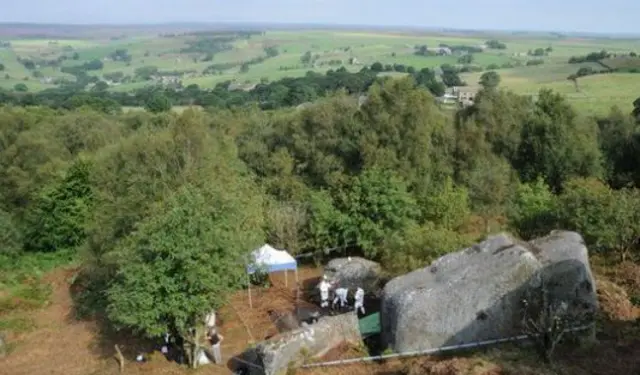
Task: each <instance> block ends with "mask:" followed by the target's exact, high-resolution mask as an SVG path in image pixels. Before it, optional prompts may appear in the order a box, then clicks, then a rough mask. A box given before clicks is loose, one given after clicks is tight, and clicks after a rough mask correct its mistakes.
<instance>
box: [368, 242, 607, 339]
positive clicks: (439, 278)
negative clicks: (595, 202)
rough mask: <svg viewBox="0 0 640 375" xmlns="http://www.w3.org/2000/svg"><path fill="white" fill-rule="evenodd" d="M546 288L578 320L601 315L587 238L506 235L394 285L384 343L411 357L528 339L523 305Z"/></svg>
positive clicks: (385, 301)
mask: <svg viewBox="0 0 640 375" xmlns="http://www.w3.org/2000/svg"><path fill="white" fill-rule="evenodd" d="M541 280H544V285H547V289H549V290H550V291H549V296H550V297H549V298H550V299H552V300H553V301H564V302H566V303H567V305H568V306H570V307H569V309H570V310H571V312H572V313H576V314H577V312H578V310H579V311H580V312H582V311H585V310H589V311H595V309H597V296H596V291H595V283H594V281H593V277H592V274H591V269H590V267H589V259H588V253H587V248H586V247H585V245H584V242H583V240H582V237H581V236H580V235H579V234H577V233H574V232H564V231H556V232H552V233H551V234H550V235H549V236H547V237H544V238H540V239H537V240H535V241H531V242H530V243H526V242H521V241H517V240H515V239H513V238H512V237H510V236H509V235H507V234H500V235H496V236H491V237H489V238H488V239H487V240H485V241H483V242H481V243H479V244H476V245H474V246H472V247H470V248H467V249H464V250H461V251H458V252H455V253H451V254H447V255H445V256H443V257H441V258H439V259H437V260H436V261H434V262H433V263H432V264H431V265H430V266H428V267H425V268H422V269H418V270H416V271H413V272H411V273H409V274H406V275H403V276H399V277H396V278H394V279H393V280H391V281H390V282H389V283H387V285H386V286H385V288H384V291H383V298H382V311H381V324H382V330H383V339H384V340H385V342H386V344H387V345H389V346H390V347H391V348H392V349H393V350H394V351H396V352H404V351H409V350H423V349H430V348H436V347H440V346H443V345H457V344H463V343H470V342H476V341H481V340H490V339H497V338H504V337H511V336H517V335H520V334H522V325H521V321H522V311H523V310H522V300H523V299H525V297H526V296H529V295H531V293H532V292H535V291H536V290H537V289H536V288H540V287H541V285H542V284H541Z"/></svg>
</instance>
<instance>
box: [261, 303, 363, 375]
mask: <svg viewBox="0 0 640 375" xmlns="http://www.w3.org/2000/svg"><path fill="white" fill-rule="evenodd" d="M360 340H361V338H360V331H359V328H358V318H357V316H356V314H351V313H350V314H342V315H337V316H327V317H322V318H320V320H319V321H318V322H317V323H315V324H311V325H307V324H303V326H302V328H299V329H297V330H294V331H290V332H286V333H284V334H280V335H278V336H275V337H273V338H271V339H269V340H266V341H263V342H261V343H259V344H258V345H257V346H256V349H255V351H256V353H257V356H258V357H259V359H260V361H259V363H260V365H261V366H262V367H263V368H264V374H265V375H275V374H279V373H280V372H282V371H285V370H286V369H287V367H289V366H290V364H291V365H292V366H297V365H299V364H301V363H302V362H304V361H305V360H307V359H309V358H312V357H320V356H323V355H324V354H326V353H327V352H328V351H329V350H331V349H333V348H335V347H336V346H338V345H340V344H342V343H344V342H347V343H354V344H355V343H358V342H360ZM252 373H255V372H254V371H252Z"/></svg>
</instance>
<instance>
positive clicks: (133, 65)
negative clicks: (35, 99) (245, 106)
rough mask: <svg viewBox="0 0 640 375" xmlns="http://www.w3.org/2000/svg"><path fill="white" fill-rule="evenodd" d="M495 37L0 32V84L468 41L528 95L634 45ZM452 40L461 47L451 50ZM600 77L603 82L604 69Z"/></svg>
mask: <svg viewBox="0 0 640 375" xmlns="http://www.w3.org/2000/svg"><path fill="white" fill-rule="evenodd" d="M497 37H498V38H501V43H503V44H504V46H505V48H501V49H491V48H484V47H482V48H479V47H478V46H484V43H485V42H486V41H487V39H488V38H489V36H487V35H482V34H479V35H478V36H477V37H474V36H473V35H468V34H467V35H458V34H456V33H450V34H447V33H439V34H428V33H422V34H415V33H414V34H402V33H394V32H386V33H385V32H363V31H349V30H345V31H340V30H304V31H300V32H298V31H268V32H261V31H250V32H243V31H239V32H238V31H209V32H208V31H198V32H191V33H189V32H183V33H180V32H175V31H174V32H171V33H170V32H165V33H157V34H153V33H150V30H147V29H143V30H142V29H141V30H140V31H136V30H135V29H132V30H125V31H124V32H123V33H122V34H121V35H119V36H117V37H116V36H111V37H108V38H106V37H100V36H99V35H94V36H84V38H85V39H82V37H79V38H78V39H73V38H68V37H67V38H64V39H59V40H58V39H30V38H28V37H26V38H25V37H23V38H16V37H15V36H11V35H6V36H2V35H0V40H3V39H6V40H5V42H4V47H0V63H1V64H2V65H3V66H4V70H3V71H2V72H1V73H2V75H3V76H4V77H3V79H2V78H0V87H4V88H6V89H14V88H15V87H16V85H21V86H22V85H26V89H27V90H30V91H38V90H43V89H47V88H55V87H58V86H59V85H61V84H64V83H65V82H73V81H75V80H77V78H75V76H74V74H75V73H74V71H76V70H77V69H79V68H78V67H82V66H88V65H84V64H89V63H92V62H94V63H96V62H99V63H97V64H96V67H95V68H87V70H86V74H87V75H88V77H89V78H90V79H89V81H88V82H93V83H95V82H96V80H100V81H103V82H106V83H108V84H109V89H110V90H116V91H121V92H128V91H131V90H136V89H140V88H143V87H145V86H149V85H156V84H175V83H177V82H179V83H180V85H181V86H182V87H186V86H188V85H193V84H197V85H198V86H199V87H201V88H213V87H214V86H215V85H216V84H219V83H221V82H225V81H236V82H238V83H245V82H249V83H253V84H255V83H259V82H261V81H262V82H264V81H267V80H268V81H275V80H279V79H282V78H285V77H301V76H304V75H305V74H307V72H309V71H313V72H317V73H324V72H326V71H327V70H329V69H334V70H335V69H337V68H340V67H345V68H346V69H348V70H349V71H352V72H355V71H359V70H360V69H361V68H362V67H363V66H369V65H371V64H373V63H375V62H380V63H381V64H383V65H392V66H393V65H402V66H405V67H412V68H414V69H416V70H420V69H422V68H439V67H440V66H442V65H446V64H449V65H459V64H460V61H461V60H460V59H461V56H462V54H464V53H466V52H465V51H468V50H469V48H471V51H472V53H471V54H472V59H471V63H470V65H469V67H471V69H472V71H477V70H488V69H497V70H498V71H499V72H500V74H501V75H503V76H504V77H506V78H507V79H505V80H504V82H503V86H504V87H505V88H508V89H513V90H516V91H517V92H521V93H536V92H537V91H538V90H539V89H540V88H543V87H559V86H562V85H563V84H564V83H566V82H564V81H565V80H566V78H567V76H569V75H570V74H572V73H575V72H576V71H577V70H578V69H579V68H580V67H581V65H576V64H569V63H568V60H569V58H571V57H572V56H576V55H583V54H588V53H590V52H593V51H600V50H607V51H609V52H610V53H617V54H627V53H629V52H631V51H633V48H634V47H635V45H634V44H633V42H632V41H629V40H615V39H608V40H607V39H586V38H584V39H571V38H558V37H557V36H549V37H546V38H545V37H543V36H540V37H537V39H536V38H532V37H529V36H523V37H520V38H519V37H518V36H515V35H499V36H497ZM421 46H426V47H427V48H431V50H432V51H437V50H438V48H441V47H440V46H448V47H451V48H453V50H452V51H453V53H452V54H450V55H446V54H445V55H438V53H431V52H430V53H428V54H421V53H419V48H420V47H421ZM448 47H447V48H448ZM461 47H464V48H466V49H462V50H456V48H461ZM616 59H617V60H616V62H614V61H613V60H611V61H607V62H603V63H604V64H607V63H608V64H613V65H615V66H616V67H617V66H620V67H621V68H620V69H621V71H630V69H631V70H632V69H633V66H634V64H635V59H631V58H623V57H617V58H616ZM533 63H536V64H533ZM538 63H541V64H542V65H538ZM629 64H631V65H629ZM586 66H589V64H587V65H586ZM591 66H595V67H596V70H600V69H601V68H602V66H601V65H591ZM81 69H85V68H81ZM616 69H618V68H616ZM477 75H478V73H471V74H468V75H465V79H466V80H468V81H469V82H471V83H474V81H476V76H477ZM91 77H95V79H94V78H91ZM628 78H629V79H632V80H631V81H629V80H625V81H626V82H628V83H629V85H634V84H635V83H636V81H637V80H636V78H637V77H636V76H630V77H628ZM83 79H84V78H83ZM602 79H603V80H604V81H607V78H606V77H603V78H602ZM612 79H615V78H612ZM93 83H90V84H93ZM603 85H608V83H607V82H604V83H603ZM22 89H23V88H21V90H22ZM626 91H627V90H626V89H623V90H622V92H623V93H622V94H620V95H619V96H624V97H625V98H626V100H625V101H626V102H628V103H631V102H632V101H633V99H635V98H634V97H632V96H633V95H635V94H631V93H626ZM582 96H586V97H587V98H588V99H587V100H590V101H594V102H600V103H602V105H601V106H600V107H598V108H597V109H596V110H595V111H596V112H598V113H604V112H603V111H605V110H608V109H609V108H608V107H607V108H604V107H605V105H608V104H609V103H611V102H612V100H609V99H608V98H609V93H606V92H602V93H601V92H599V91H598V90H596V91H589V92H585V93H583V94H582ZM627 96H628V97H627ZM616 100H617V98H616ZM581 102H582V99H580V98H579V96H578V98H577V99H576V103H578V105H581V106H582V104H580V103H581ZM583 108H585V109H588V108H589V106H587V105H584V106H583Z"/></svg>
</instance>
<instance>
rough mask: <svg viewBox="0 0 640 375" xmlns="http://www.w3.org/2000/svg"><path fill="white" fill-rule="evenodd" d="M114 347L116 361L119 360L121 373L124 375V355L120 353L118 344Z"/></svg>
mask: <svg viewBox="0 0 640 375" xmlns="http://www.w3.org/2000/svg"><path fill="white" fill-rule="evenodd" d="M114 347H115V349H116V359H117V360H118V365H119V368H120V373H121V374H122V373H123V372H124V356H123V355H122V352H121V351H120V347H119V346H118V344H115V345H114Z"/></svg>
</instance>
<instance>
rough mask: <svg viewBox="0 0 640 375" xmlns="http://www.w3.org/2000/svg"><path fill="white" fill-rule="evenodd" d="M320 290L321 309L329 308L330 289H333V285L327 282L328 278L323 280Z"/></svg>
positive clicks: (325, 277) (319, 286)
mask: <svg viewBox="0 0 640 375" xmlns="http://www.w3.org/2000/svg"><path fill="white" fill-rule="evenodd" d="M318 288H319V289H320V301H321V302H320V307H323V308H324V307H328V306H329V288H331V284H330V283H329V282H328V281H327V276H324V277H323V278H322V281H321V282H320V284H319V285H318Z"/></svg>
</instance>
